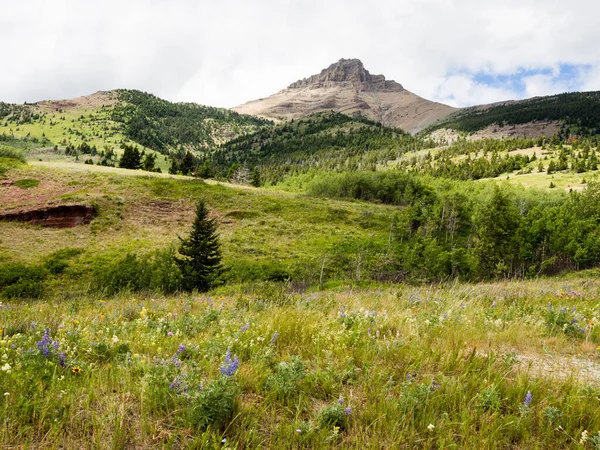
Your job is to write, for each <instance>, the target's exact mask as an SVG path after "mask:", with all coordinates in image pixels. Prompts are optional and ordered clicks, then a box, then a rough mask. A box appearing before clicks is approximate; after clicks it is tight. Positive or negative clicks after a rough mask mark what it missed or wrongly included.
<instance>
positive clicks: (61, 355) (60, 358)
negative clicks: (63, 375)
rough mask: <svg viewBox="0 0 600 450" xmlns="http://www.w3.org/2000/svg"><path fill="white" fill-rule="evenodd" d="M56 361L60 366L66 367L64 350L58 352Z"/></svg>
mask: <svg viewBox="0 0 600 450" xmlns="http://www.w3.org/2000/svg"><path fill="white" fill-rule="evenodd" d="M58 363H59V364H60V366H61V367H66V365H67V355H65V353H64V352H62V353H59V354H58Z"/></svg>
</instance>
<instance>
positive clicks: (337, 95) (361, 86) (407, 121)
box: [233, 59, 454, 133]
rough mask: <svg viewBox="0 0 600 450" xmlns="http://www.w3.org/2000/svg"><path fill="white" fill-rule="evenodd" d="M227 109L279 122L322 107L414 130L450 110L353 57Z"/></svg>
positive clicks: (322, 109) (301, 115)
mask: <svg viewBox="0 0 600 450" xmlns="http://www.w3.org/2000/svg"><path fill="white" fill-rule="evenodd" d="M233 110H234V111H237V112H239V113H243V114H252V115H258V116H265V117H272V118H279V119H283V120H289V119H294V118H298V117H303V116H306V115H309V114H312V113H314V112H319V111H328V110H334V111H338V112H341V113H344V114H350V115H351V114H357V113H358V114H361V115H363V116H365V117H367V118H369V119H372V120H377V121H379V122H382V123H383V124H385V125H388V126H393V127H398V128H402V129H403V130H406V131H409V132H411V133H416V132H419V131H421V130H422V129H424V128H426V127H427V126H429V125H431V124H432V123H434V122H435V121H437V120H438V119H441V118H443V117H445V116H447V115H448V114H450V113H451V112H453V111H454V108H452V107H450V106H447V105H442V104H441V103H435V102H430V101H428V100H425V99H424V98H421V97H419V96H418V95H415V94H413V93H412V92H409V91H407V90H406V89H404V88H403V87H402V85H401V84H399V83H396V82H395V81H392V80H386V79H385V77H384V76H383V75H371V74H370V73H369V71H368V70H366V69H365V68H364V66H363V64H362V62H361V61H360V60H358V59H340V60H339V61H338V62H336V63H334V64H332V65H331V66H329V67H328V68H327V69H324V70H322V71H321V73H319V74H317V75H313V76H311V77H309V78H305V79H303V80H300V81H297V82H295V83H292V84H291V85H290V86H288V87H287V88H286V89H283V90H282V91H280V92H278V93H277V94H275V95H272V96H270V97H267V98H264V99H260V100H256V101H252V102H249V103H245V104H243V105H240V106H237V107H235V108H233Z"/></svg>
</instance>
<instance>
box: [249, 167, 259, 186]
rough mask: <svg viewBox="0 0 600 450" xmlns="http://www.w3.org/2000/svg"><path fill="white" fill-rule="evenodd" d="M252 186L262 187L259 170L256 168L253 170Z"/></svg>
mask: <svg viewBox="0 0 600 450" xmlns="http://www.w3.org/2000/svg"><path fill="white" fill-rule="evenodd" d="M250 184H251V185H252V186H254V187H260V185H261V180H260V172H259V171H258V168H256V167H255V168H254V169H252V175H251V177H250Z"/></svg>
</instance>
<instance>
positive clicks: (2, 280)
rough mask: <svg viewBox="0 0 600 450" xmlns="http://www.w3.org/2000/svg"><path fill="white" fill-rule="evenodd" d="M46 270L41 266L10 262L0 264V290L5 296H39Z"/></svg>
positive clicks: (41, 293) (42, 290) (42, 292)
mask: <svg viewBox="0 0 600 450" xmlns="http://www.w3.org/2000/svg"><path fill="white" fill-rule="evenodd" d="M46 275H47V274H46V271H45V270H44V269H43V268H42V267H38V266H27V265H25V264H21V263H10V264H5V265H3V266H0V290H1V293H2V295H3V296H4V297H7V298H40V297H41V296H42V295H43V294H44V280H45V278H46Z"/></svg>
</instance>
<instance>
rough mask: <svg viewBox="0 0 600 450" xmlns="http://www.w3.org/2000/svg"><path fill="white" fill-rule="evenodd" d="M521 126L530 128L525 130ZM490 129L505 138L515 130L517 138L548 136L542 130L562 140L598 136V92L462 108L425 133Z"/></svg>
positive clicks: (599, 124)
mask: <svg viewBox="0 0 600 450" xmlns="http://www.w3.org/2000/svg"><path fill="white" fill-rule="evenodd" d="M523 125H529V126H530V127H529V129H528V130H524V129H523V127H522V126H523ZM535 125H537V127H535ZM490 127H492V128H495V129H498V128H503V132H504V134H511V133H510V130H511V129H512V130H516V133H520V137H523V135H524V134H526V133H525V131H527V133H528V134H526V137H537V136H539V135H547V134H546V133H544V130H546V131H548V130H549V131H550V132H551V133H550V135H553V134H555V132H557V131H559V132H560V134H562V135H564V136H566V135H568V134H577V135H596V134H600V92H573V93H566V94H559V95H550V96H545V97H535V98H531V99H527V100H519V101H507V102H500V103H494V104H490V105H481V106H473V107H470V108H464V109H461V110H459V111H456V112H454V113H453V114H451V115H449V116H447V117H446V118H444V119H443V120H441V121H440V122H438V123H437V124H434V125H433V126H432V127H430V128H429V129H428V130H426V131H427V132H430V131H434V130H436V129H440V128H446V129H452V130H457V131H463V132H468V133H476V132H481V131H482V130H486V129H489V128H490Z"/></svg>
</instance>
